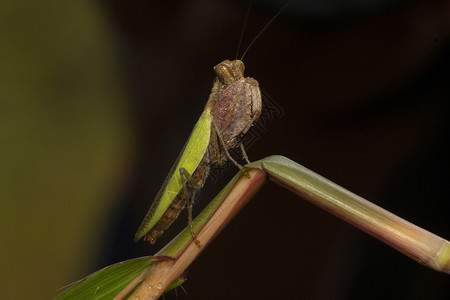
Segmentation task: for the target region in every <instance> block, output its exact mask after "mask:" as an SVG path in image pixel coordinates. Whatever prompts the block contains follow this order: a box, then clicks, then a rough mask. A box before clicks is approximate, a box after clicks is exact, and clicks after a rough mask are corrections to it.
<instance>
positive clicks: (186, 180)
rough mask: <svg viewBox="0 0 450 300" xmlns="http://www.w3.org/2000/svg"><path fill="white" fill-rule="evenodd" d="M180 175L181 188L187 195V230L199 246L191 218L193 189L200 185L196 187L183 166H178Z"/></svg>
mask: <svg viewBox="0 0 450 300" xmlns="http://www.w3.org/2000/svg"><path fill="white" fill-rule="evenodd" d="M180 177H181V182H182V183H183V190H184V193H185V195H186V197H187V199H188V200H187V208H188V224H189V230H190V231H191V236H192V239H193V240H194V242H195V244H197V246H198V247H201V244H200V241H199V240H197V235H196V233H195V232H194V226H193V220H192V207H193V206H194V198H195V189H198V188H200V187H196V186H195V183H194V182H192V180H191V179H192V176H191V174H189V172H188V171H187V170H186V169H185V168H180ZM187 184H189V185H190V187H191V188H192V189H191V193H189V191H188V188H187Z"/></svg>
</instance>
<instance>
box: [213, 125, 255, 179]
mask: <svg viewBox="0 0 450 300" xmlns="http://www.w3.org/2000/svg"><path fill="white" fill-rule="evenodd" d="M212 124H213V126H214V131H215V132H216V134H217V136H218V137H219V141H220V144H221V146H222V148H223V150H224V151H225V154H226V155H227V157H228V159H229V160H231V161H232V162H233V164H234V165H235V166H236V167H238V168H239V170H241V172H242V173H244V174H245V176H247V177H249V176H248V174H247V172H245V169H244V167H243V166H241V165H240V164H239V163H238V162H237V161H236V160H235V159H234V158H233V157H232V156H231V155H230V152H228V149H227V146H226V145H225V141H224V140H223V138H222V135H221V134H220V131H219V128H218V127H217V125H216V123H214V122H212Z"/></svg>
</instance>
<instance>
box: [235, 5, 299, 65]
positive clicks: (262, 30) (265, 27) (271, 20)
mask: <svg viewBox="0 0 450 300" xmlns="http://www.w3.org/2000/svg"><path fill="white" fill-rule="evenodd" d="M291 2H292V0H290V1H288V2H287V3H286V4H285V5H284V6H283V7H282V8H281V9H280V10H279V11H278V12H277V13H276V14H275V15H274V16H273V17H272V19H270V21H269V22H267V24H266V25H265V26H264V27H263V29H261V31H260V32H259V33H258V34H257V35H256V36H255V38H254V39H253V40H252V42H251V43H250V44H249V45H248V47H247V49H245V51H244V54H242V56H241V60H243V59H244V56H245V54H247V51H248V50H249V49H250V47H251V46H252V45H253V44H254V43H255V41H256V40H257V39H258V38H259V37H260V36H261V34H262V33H263V32H264V31H265V30H266V29H267V27H269V25H270V24H272V22H273V21H274V20H275V19H276V18H277V17H278V15H279V14H280V13H281V12H282V11H283V10H284V9H285V8H286V7H287V6H288V5H289V4H290V3H291Z"/></svg>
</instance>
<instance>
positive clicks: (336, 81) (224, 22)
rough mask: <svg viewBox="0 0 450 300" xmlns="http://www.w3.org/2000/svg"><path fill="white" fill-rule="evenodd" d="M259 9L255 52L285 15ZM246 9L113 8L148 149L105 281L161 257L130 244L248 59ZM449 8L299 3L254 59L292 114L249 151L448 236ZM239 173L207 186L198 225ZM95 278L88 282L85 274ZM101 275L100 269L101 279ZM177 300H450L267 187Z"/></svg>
mask: <svg viewBox="0 0 450 300" xmlns="http://www.w3.org/2000/svg"><path fill="white" fill-rule="evenodd" d="M283 4H284V3H283V2H282V1H272V2H271V1H254V3H253V6H252V8H251V10H250V12H249V22H248V25H247V28H246V30H245V33H244V39H243V43H242V45H243V46H241V49H240V53H242V51H243V49H244V48H245V47H246V46H247V45H248V44H249V43H250V41H251V40H252V39H253V37H254V36H255V35H256V34H257V33H258V32H259V31H260V30H261V28H262V27H263V26H264V25H265V24H267V22H268V20H269V19H270V18H271V16H273V15H274V14H275V13H276V12H277V11H278V10H279V9H280V8H281V7H282V6H283ZM247 7H248V3H247V1H225V0H214V1H212V0H197V1H149V0H142V1H118V0H117V1H103V8H104V9H105V10H107V12H108V16H109V18H110V20H109V21H110V22H111V23H112V24H113V26H114V27H115V29H114V30H115V33H116V38H117V39H116V41H117V46H118V47H119V50H120V55H119V57H120V63H121V68H122V71H123V75H122V76H123V78H124V80H126V82H127V87H128V91H129V93H130V95H131V96H130V98H129V99H130V100H129V101H130V102H129V103H130V106H131V109H130V111H131V114H132V118H131V119H132V122H133V124H132V126H133V128H134V130H135V132H137V143H138V144H137V147H136V149H137V150H136V153H134V162H133V165H132V167H131V172H130V175H129V176H127V178H126V179H125V180H124V181H125V184H124V188H123V189H122V191H121V192H120V194H119V196H118V197H119V198H120V205H119V206H118V208H117V210H116V211H115V213H114V214H113V215H114V216H113V218H112V219H111V221H110V223H109V224H108V226H107V228H108V229H107V234H106V233H105V235H104V236H106V237H109V239H107V240H106V241H105V243H104V251H103V253H102V255H101V257H99V259H98V261H97V263H96V265H95V266H93V267H92V270H95V269H96V268H99V267H102V266H105V265H108V264H112V263H114V262H117V261H121V260H125V259H129V258H133V257H137V256H141V255H149V254H152V253H155V252H157V250H159V248H160V247H161V246H163V245H164V244H165V243H166V242H168V241H169V240H170V239H172V238H173V237H174V235H175V234H176V232H178V231H179V230H180V229H181V228H183V227H184V226H186V222H187V216H186V213H185V212H184V213H183V214H182V215H181V217H180V218H179V220H178V221H177V222H176V224H175V225H174V226H173V228H171V229H170V230H169V231H167V232H166V234H165V235H164V236H163V238H161V240H159V241H158V243H157V244H156V245H155V246H149V245H148V244H146V243H144V242H139V243H138V244H133V243H132V236H133V235H134V232H135V230H136V229H137V227H138V226H139V224H140V221H141V220H142V218H143V216H144V214H145V212H146V211H147V209H148V207H149V205H150V203H151V201H152V199H153V197H154V195H155V194H156V192H157V190H158V189H159V187H160V185H161V183H162V182H163V180H164V178H165V176H166V174H167V172H168V170H169V169H170V167H171V165H172V163H173V162H174V160H175V158H176V157H177V155H178V153H179V151H180V150H181V148H182V146H183V144H184V142H185V141H186V138H187V137H188V135H189V133H190V130H191V129H192V127H193V125H194V124H195V121H196V119H197V118H198V116H199V115H200V113H201V111H202V108H203V106H204V104H205V103H206V100H207V97H208V95H209V91H210V88H211V85H212V81H213V77H214V74H213V71H212V67H213V66H214V65H216V64H217V63H219V62H220V61H222V60H224V59H233V58H235V55H236V54H235V53H236V48H237V44H238V41H239V35H240V33H241V31H242V27H243V23H244V19H245V14H246V12H247ZM449 16H450V3H449V2H448V1H445V0H434V1H369V2H366V1H299V3H296V2H294V3H292V4H291V5H290V6H288V8H286V9H285V10H284V11H283V12H282V13H281V15H280V16H279V17H278V18H277V19H276V20H275V21H274V22H273V24H272V25H271V26H270V27H269V28H268V29H267V30H266V31H265V32H263V34H262V35H261V37H260V38H259V39H258V40H257V41H256V42H255V44H254V45H253V46H252V47H251V49H250V50H249V51H248V53H247V54H246V56H245V58H244V63H245V64H246V75H247V76H251V77H254V78H255V79H257V80H258V81H259V83H260V86H261V88H262V89H263V90H264V91H265V92H267V93H268V94H269V95H270V96H271V97H272V98H273V99H274V101H275V102H276V103H277V104H278V105H279V106H281V107H282V108H283V110H284V115H283V117H282V118H280V119H278V120H274V121H272V122H270V124H269V125H268V127H267V133H266V134H265V135H262V136H261V137H260V139H259V140H258V141H257V142H256V143H255V144H254V145H253V147H251V148H250V149H249V150H248V154H249V156H250V158H251V159H252V160H256V159H259V158H262V157H265V156H269V155H272V154H281V155H284V156H287V157H289V158H290V159H293V160H295V161H297V162H299V163H300V164H302V165H304V166H306V167H308V168H310V169H312V170H314V171H315V172H317V173H319V174H321V175H323V176H325V177H327V178H328V179H330V180H332V181H334V182H336V183H338V184H340V185H342V186H343V187H345V188H347V189H349V190H351V191H353V192H355V193H357V194H358V195H360V196H362V197H364V198H366V199H369V200H370V201H373V202H374V203H376V204H378V205H380V206H382V207H384V208H386V209H388V210H390V211H392V212H393V213H395V214H398V215H399V216H401V217H403V218H405V219H407V220H409V221H411V222H413V223H415V224H417V225H419V226H422V227H424V228H425V229H427V230H430V231H432V232H434V233H436V234H438V235H440V236H442V237H444V238H449V237H450V231H449V229H450V224H449V217H448V213H449V205H448V200H449V197H448V188H447V184H448V183H447V180H448V169H449V167H450V165H449V158H448V153H449V126H450V119H449V118H448V116H449V115H450V114H449V110H450V103H449V100H450V84H449V82H450V81H449V79H450V61H449V59H450V55H449V54H450V52H449V46H450V44H449V37H450V17H449ZM235 172H236V170H232V171H231V172H230V173H229V174H226V175H224V176H223V177H222V178H221V179H220V180H219V181H218V182H216V183H214V184H212V183H211V182H207V186H206V187H205V189H204V191H203V192H202V195H201V197H200V200H199V203H198V204H197V205H196V207H195V211H197V212H199V211H200V210H201V207H202V206H203V205H204V204H206V203H207V202H208V199H211V198H212V197H213V196H214V195H215V193H216V192H217V191H219V190H220V189H221V188H222V187H223V186H224V185H225V183H226V182H227V180H228V179H229V178H230V176H231V175H233V174H234V173H235ZM87 271H88V270H87ZM89 271H91V270H89ZM183 286H184V288H185V289H186V290H187V295H185V294H184V293H183V292H182V291H180V290H179V291H178V298H177V297H176V295H175V293H174V292H170V293H168V294H167V295H166V299H176V298H177V299H281V298H286V299H379V298H390V299H448V298H450V288H449V286H450V285H449V278H448V275H444V274H440V273H437V272H435V271H432V270H429V269H427V268H425V267H423V266H421V265H419V264H417V263H415V262H413V261H412V260H410V259H409V258H407V257H405V256H403V255H402V254H400V253H398V252H396V251H395V250H393V249H391V248H389V247H388V246H386V245H383V244H382V243H380V242H378V241H377V240H375V239H373V238H372V237H370V236H368V235H366V234H364V233H362V232H360V231H358V230H357V229H355V228H353V227H351V226H350V225H348V224H346V223H345V222H343V221H341V220H339V219H337V218H335V217H334V216H332V215H330V214H329V213H327V212H324V211H322V210H320V209H318V208H317V207H315V206H313V205H311V204H310V203H308V202H306V201H304V200H303V199H299V198H297V197H296V196H295V195H293V194H291V193H290V192H288V191H286V190H284V189H282V188H281V187H278V186H276V185H275V184H272V183H268V184H267V185H266V186H265V187H264V188H263V189H262V190H261V191H260V192H259V193H258V194H257V195H256V196H255V197H254V199H253V201H252V202H251V203H250V204H249V205H248V206H247V207H246V208H245V209H244V210H243V211H242V212H241V213H240V214H239V215H238V216H237V218H236V219H235V220H234V221H233V222H231V224H230V225H229V226H228V227H227V228H226V229H225V230H224V231H223V232H222V233H221V234H220V235H219V236H218V238H217V240H216V241H215V242H214V243H212V245H211V246H209V248H208V249H207V250H206V251H205V252H204V253H203V254H202V255H201V256H200V257H199V258H198V259H197V261H196V262H194V264H193V265H192V266H191V267H190V268H189V273H188V281H187V282H186V283H185V284H184V285H183Z"/></svg>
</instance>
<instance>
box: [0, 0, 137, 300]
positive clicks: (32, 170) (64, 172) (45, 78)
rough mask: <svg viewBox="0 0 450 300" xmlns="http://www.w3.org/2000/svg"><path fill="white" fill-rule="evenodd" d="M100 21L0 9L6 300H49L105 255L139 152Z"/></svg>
mask: <svg viewBox="0 0 450 300" xmlns="http://www.w3.org/2000/svg"><path fill="white" fill-rule="evenodd" d="M103 14H104V10H101V9H99V7H97V5H96V2H95V1H83V0H80V1H57V0H43V1H12V0H7V1H1V2H0V201H1V202H0V203H1V208H0V228H1V229H0V230H1V233H0V236H1V237H2V241H1V243H0V266H1V275H0V276H1V278H0V287H1V291H2V298H3V299H17V298H21V299H50V298H52V297H54V296H55V295H56V294H57V293H58V289H59V288H61V287H62V286H64V285H66V284H68V283H70V282H71V281H73V280H74V279H76V278H74V274H83V273H85V272H86V269H87V266H88V265H90V264H92V259H93V258H94V257H96V256H97V255H99V253H98V249H99V247H98V246H96V244H97V241H96V240H97V238H98V236H99V234H100V228H102V226H104V225H105V216H107V215H108V214H109V212H110V210H111V207H114V203H113V202H112V199H114V198H112V197H111V194H112V193H114V190H115V187H116V186H117V184H118V183H120V182H121V178H120V177H121V176H122V175H123V174H124V172H126V170H125V169H126V165H127V160H128V158H129V150H130V149H131V145H132V143H131V136H130V132H131V131H130V130H129V128H128V127H127V126H129V122H128V121H127V118H129V116H128V113H127V108H126V103H125V101H124V99H125V97H124V90H123V86H122V80H120V76H119V68H118V67H117V59H116V58H115V56H116V51H115V49H116V48H117V47H116V45H115V42H114V41H113V40H112V38H111V32H110V31H111V25H110V24H108V22H107V20H106V18H105V16H104V15H103ZM76 276H79V275H76Z"/></svg>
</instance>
